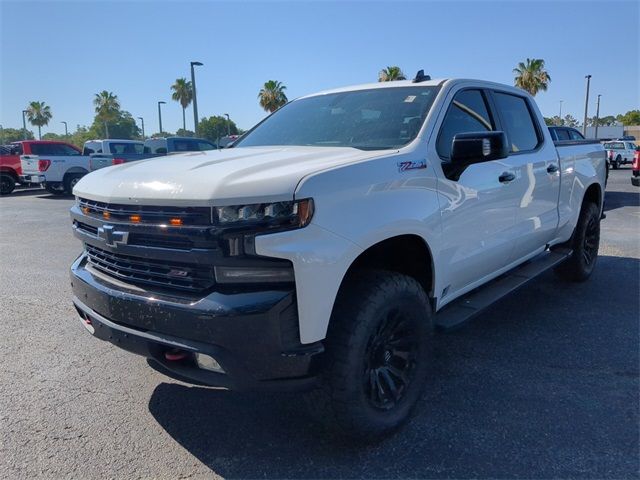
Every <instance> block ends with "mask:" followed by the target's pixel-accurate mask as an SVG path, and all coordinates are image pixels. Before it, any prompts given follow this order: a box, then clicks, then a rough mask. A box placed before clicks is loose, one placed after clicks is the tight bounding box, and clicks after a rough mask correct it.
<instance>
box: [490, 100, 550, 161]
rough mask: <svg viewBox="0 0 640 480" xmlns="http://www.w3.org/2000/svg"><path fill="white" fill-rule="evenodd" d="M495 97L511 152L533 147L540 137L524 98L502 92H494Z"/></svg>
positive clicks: (536, 144)
mask: <svg viewBox="0 0 640 480" xmlns="http://www.w3.org/2000/svg"><path fill="white" fill-rule="evenodd" d="M495 99H496V104H497V107H498V110H499V111H500V118H501V119H502V123H503V126H504V128H505V130H506V133H507V138H508V139H509V143H510V144H511V152H514V153H515V152H526V151H528V150H533V149H535V148H536V147H537V146H538V143H539V142H540V139H539V138H538V132H537V131H536V127H535V123H534V120H533V118H532V116H531V111H530V110H529V107H528V105H527V101H526V99H524V98H523V97H518V96H516V95H510V94H508V93H502V92H495Z"/></svg>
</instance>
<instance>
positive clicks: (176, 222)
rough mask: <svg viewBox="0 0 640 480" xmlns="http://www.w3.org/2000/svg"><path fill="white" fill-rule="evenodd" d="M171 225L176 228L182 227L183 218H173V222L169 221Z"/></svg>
mask: <svg viewBox="0 0 640 480" xmlns="http://www.w3.org/2000/svg"><path fill="white" fill-rule="evenodd" d="M169 223H170V224H171V225H174V226H180V225H182V219H181V218H172V219H171V220H169Z"/></svg>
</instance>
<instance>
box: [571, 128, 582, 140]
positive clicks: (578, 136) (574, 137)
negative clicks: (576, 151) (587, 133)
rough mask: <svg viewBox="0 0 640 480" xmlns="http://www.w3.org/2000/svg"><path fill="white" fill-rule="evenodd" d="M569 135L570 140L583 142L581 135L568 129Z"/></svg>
mask: <svg viewBox="0 0 640 480" xmlns="http://www.w3.org/2000/svg"><path fill="white" fill-rule="evenodd" d="M569 135H570V137H571V140H584V137H583V136H582V134H581V133H580V132H579V131H577V130H575V129H573V128H570V129H569Z"/></svg>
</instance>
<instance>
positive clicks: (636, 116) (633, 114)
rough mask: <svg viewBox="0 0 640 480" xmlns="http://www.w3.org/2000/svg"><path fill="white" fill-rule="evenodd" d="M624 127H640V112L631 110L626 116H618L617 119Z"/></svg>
mask: <svg viewBox="0 0 640 480" xmlns="http://www.w3.org/2000/svg"><path fill="white" fill-rule="evenodd" d="M616 120H618V121H619V122H620V123H622V124H623V125H625V126H626V125H640V110H629V111H628V112H627V113H625V114H624V115H618V116H617V117H616Z"/></svg>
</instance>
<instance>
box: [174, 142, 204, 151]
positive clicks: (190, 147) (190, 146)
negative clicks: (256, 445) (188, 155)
mask: <svg viewBox="0 0 640 480" xmlns="http://www.w3.org/2000/svg"><path fill="white" fill-rule="evenodd" d="M173 149H174V151H176V152H193V151H195V150H198V145H197V144H196V142H195V141H193V140H174V142H173Z"/></svg>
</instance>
